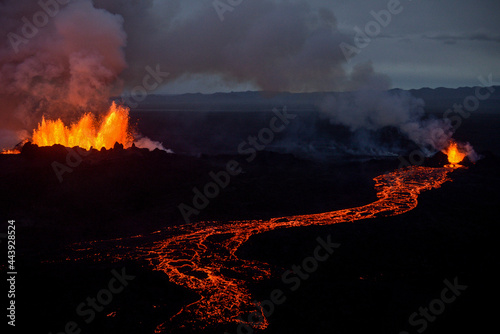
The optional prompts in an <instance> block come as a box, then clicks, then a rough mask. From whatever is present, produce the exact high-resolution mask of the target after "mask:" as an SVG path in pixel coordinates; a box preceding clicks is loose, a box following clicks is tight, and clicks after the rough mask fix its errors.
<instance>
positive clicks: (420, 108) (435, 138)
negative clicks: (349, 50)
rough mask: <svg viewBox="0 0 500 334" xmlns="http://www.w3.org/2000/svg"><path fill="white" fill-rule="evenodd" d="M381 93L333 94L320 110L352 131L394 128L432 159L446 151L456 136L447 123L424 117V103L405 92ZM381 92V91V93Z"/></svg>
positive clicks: (384, 91)
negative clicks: (433, 154) (441, 151)
mask: <svg viewBox="0 0 500 334" xmlns="http://www.w3.org/2000/svg"><path fill="white" fill-rule="evenodd" d="M378 87H379V89H377V90H375V89H366V90H358V91H354V92H348V93H342V94H332V95H331V96H329V97H327V98H326V99H325V101H323V103H322V104H321V106H320V109H321V111H322V112H323V113H324V115H326V117H328V118H329V120H330V123H332V124H342V125H345V126H347V127H348V128H349V129H350V130H351V131H353V132H354V131H357V130H359V129H366V130H370V131H377V130H380V129H382V128H384V127H394V128H397V129H398V130H399V132H400V133H401V134H402V135H404V136H405V137H406V138H408V139H409V140H411V141H412V142H414V143H415V144H417V145H418V146H419V147H420V148H421V149H422V151H423V152H424V153H425V154H427V155H429V154H432V153H435V152H437V151H439V150H441V149H443V148H444V147H445V146H446V145H447V144H448V143H449V140H450V138H451V136H452V135H453V128H452V126H451V124H450V122H449V121H448V120H445V119H435V118H430V117H429V116H426V115H425V111H424V106H425V103H424V101H423V100H422V99H418V98H415V97H413V96H412V95H411V94H410V93H409V92H407V91H402V90H385V89H386V88H388V86H385V85H384V83H381V84H380V85H378ZM380 89H382V90H380Z"/></svg>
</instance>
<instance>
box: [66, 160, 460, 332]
mask: <svg viewBox="0 0 500 334" xmlns="http://www.w3.org/2000/svg"><path fill="white" fill-rule="evenodd" d="M449 172H451V169H449V168H431V167H417V166H413V167H409V168H404V169H398V170H396V171H394V172H392V173H387V174H385V175H381V176H378V177H376V178H375V179H374V182H375V190H376V191H377V197H378V199H377V200H376V201H375V202H373V203H370V204H367V205H364V206H359V207H354V208H350V209H343V210H336V211H330V212H325V213H319V214H310V215H297V216H288V217H279V218H272V219H269V220H243V221H233V222H229V223H220V222H210V221H207V222H198V223H191V224H186V225H181V226H171V227H168V228H166V229H165V230H164V232H163V231H162V232H157V233H155V234H156V235H155V236H154V237H153V238H154V239H156V240H157V241H148V240H147V239H146V240H144V243H143V245H142V246H140V247H137V246H132V247H130V246H126V245H125V244H120V247H116V243H117V242H121V239H115V240H110V241H102V243H109V245H108V249H110V250H111V251H110V253H106V255H105V256H103V255H104V254H102V253H100V250H102V249H103V248H102V247H103V246H102V245H96V243H97V241H92V242H90V245H89V244H86V245H85V244H83V245H82V244H76V245H74V250H75V251H76V252H77V254H76V256H75V258H74V259H75V260H78V259H82V258H89V257H90V258H95V259H96V260H102V259H109V255H111V256H113V257H114V258H115V259H116V260H117V261H120V260H123V259H136V260H144V259H145V260H147V261H149V262H150V264H151V266H152V267H153V268H154V269H155V270H159V271H162V272H164V273H166V274H167V275H168V277H169V279H170V281H171V282H173V283H175V284H178V285H180V286H183V287H185V288H188V289H190V290H192V291H194V292H196V293H197V294H198V295H199V296H200V299H198V300H197V301H194V302H192V303H191V304H189V305H186V306H184V307H183V308H182V309H181V310H180V311H179V312H178V313H177V314H175V315H174V316H173V317H171V318H170V319H169V320H168V321H166V322H165V323H163V324H161V325H159V326H158V327H157V328H156V331H155V333H169V332H170V331H171V330H172V329H175V328H183V329H185V330H191V331H192V332H196V331H197V330H199V329H200V328H206V327H208V326H217V325H221V324H229V323H240V324H244V325H247V326H249V327H252V328H253V329H261V330H262V329H265V328H266V327H267V326H268V324H269V323H268V320H267V319H266V317H265V314H264V312H263V310H262V309H261V308H260V307H257V306H256V305H255V304H254V303H253V301H254V299H253V298H252V295H251V293H250V290H249V287H248V283H249V282H251V281H260V280H263V279H265V278H269V277H270V276H271V267H270V265H268V264H267V263H263V262H260V261H253V260H247V259H240V258H239V257H238V254H237V250H238V248H239V247H240V246H241V245H242V244H243V243H245V242H246V241H247V240H248V239H249V238H250V236H252V235H255V234H259V233H263V232H267V231H271V230H274V229H278V228H290V227H299V226H311V225H330V224H337V223H345V222H354V221H357V220H361V219H370V218H377V217H388V216H394V215H399V214H403V213H405V212H408V211H410V210H412V209H414V208H415V207H416V206H417V199H418V195H419V194H420V193H421V192H423V191H426V190H430V189H433V188H439V187H440V186H441V185H442V184H443V183H444V182H446V181H448V180H450V179H449V178H448V173H449ZM158 233H161V234H158ZM124 241H125V240H124ZM96 246H97V247H96ZM85 252H87V254H82V253H85ZM249 314H253V315H255V316H254V317H253V319H254V321H250V318H249V316H248V315H249ZM245 319H249V321H246V320H245ZM249 332H250V331H249Z"/></svg>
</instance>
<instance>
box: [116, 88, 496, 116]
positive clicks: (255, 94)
mask: <svg viewBox="0 0 500 334" xmlns="http://www.w3.org/2000/svg"><path fill="white" fill-rule="evenodd" d="M478 89H481V90H480V91H479V93H480V94H487V93H489V92H490V91H492V92H493V93H491V95H490V96H489V97H488V98H487V99H483V100H479V102H480V105H479V108H478V112H487V113H492V112H500V86H492V87H478V86H476V87H460V88H444V87H439V88H420V89H411V90H403V89H397V88H396V89H391V90H390V91H408V92H409V93H411V94H412V95H413V96H414V97H417V98H421V99H422V100H424V102H425V106H426V110H427V111H430V112H437V111H441V112H442V111H444V110H446V109H448V108H452V107H453V105H454V104H463V103H464V101H465V100H466V99H467V98H469V99H472V100H474V97H475V96H476V91H477V90H478ZM350 93H351V92H315V93H288V92H259V91H247V92H230V93H214V94H201V93H186V94H180V95H160V94H151V95H148V96H147V97H146V99H145V100H144V101H142V102H140V103H139V104H138V105H136V104H130V107H131V108H132V109H136V110H158V109H165V110H178V109H183V110H186V109H187V110H189V109H193V110H197V111H236V110H235V108H237V109H238V110H242V111H246V110H247V109H248V110H250V109H251V108H253V107H256V106H259V107H265V106H268V107H270V108H272V107H276V106H284V105H286V106H289V107H293V108H296V109H301V110H302V109H303V110H314V109H316V108H317V107H318V105H319V104H320V103H321V102H322V101H323V100H324V99H325V98H326V97H327V96H331V95H335V96H340V95H342V94H350ZM115 100H117V101H119V100H121V98H119V97H117V98H115ZM469 102H470V101H469ZM125 103H126V101H125Z"/></svg>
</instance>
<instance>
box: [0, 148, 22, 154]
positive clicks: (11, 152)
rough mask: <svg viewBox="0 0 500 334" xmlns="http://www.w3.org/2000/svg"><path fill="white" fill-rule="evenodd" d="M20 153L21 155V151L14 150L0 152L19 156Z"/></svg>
mask: <svg viewBox="0 0 500 334" xmlns="http://www.w3.org/2000/svg"><path fill="white" fill-rule="evenodd" d="M19 153H21V151H19V150H15V149H14V150H5V151H2V152H0V154H19Z"/></svg>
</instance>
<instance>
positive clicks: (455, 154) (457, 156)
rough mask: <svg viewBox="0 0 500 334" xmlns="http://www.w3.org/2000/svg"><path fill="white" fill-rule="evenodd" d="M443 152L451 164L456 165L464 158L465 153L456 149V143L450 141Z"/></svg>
mask: <svg viewBox="0 0 500 334" xmlns="http://www.w3.org/2000/svg"><path fill="white" fill-rule="evenodd" d="M444 153H445V154H446V155H447V156H448V162H449V163H450V164H451V166H454V165H457V164H459V163H460V162H462V160H464V158H465V156H466V155H467V154H466V153H463V152H461V151H460V150H459V149H458V145H457V143H455V142H451V143H450V145H449V146H448V148H446V149H445V151H444Z"/></svg>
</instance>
